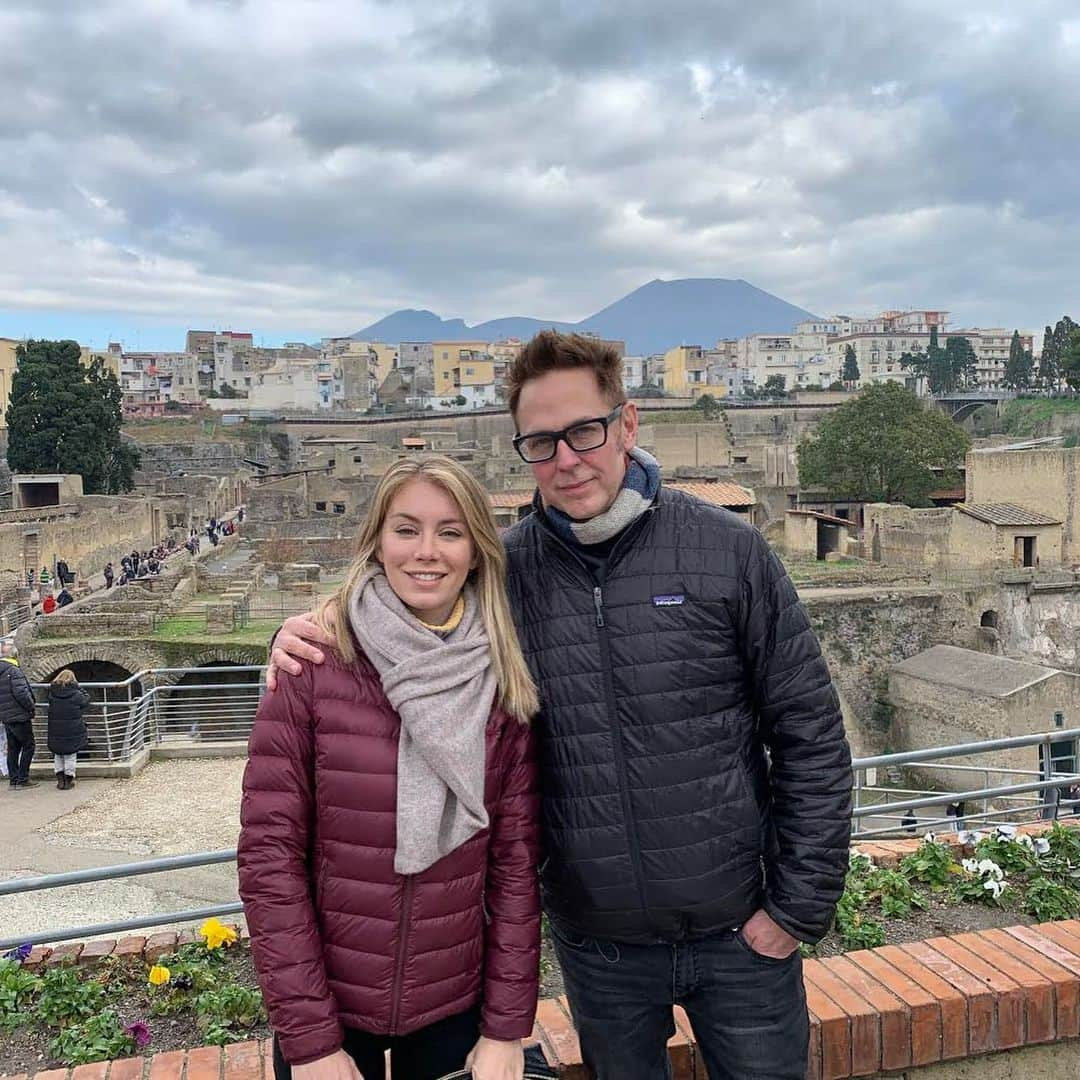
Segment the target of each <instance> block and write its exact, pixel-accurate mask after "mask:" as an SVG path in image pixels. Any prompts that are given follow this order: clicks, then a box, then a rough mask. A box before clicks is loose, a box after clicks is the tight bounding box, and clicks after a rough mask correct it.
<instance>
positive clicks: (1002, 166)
mask: <svg viewBox="0 0 1080 1080" xmlns="http://www.w3.org/2000/svg"><path fill="white" fill-rule="evenodd" d="M1074 10H1075V9H1074V5H1072V4H1071V3H1070V2H1069V0H1034V2H1029V3H1027V4H1026V5H1024V7H1023V10H1022V12H1020V9H1018V8H1017V7H1016V5H1015V3H1013V2H1012V0H1009V2H1007V3H1006V2H1003V0H978V2H975V0H970V2H967V0H957V2H956V3H954V4H951V5H941V4H939V3H930V2H928V0H899V2H898V3H897V4H894V5H892V6H891V8H890V10H889V14H888V17H887V18H886V17H883V16H882V14H881V11H880V10H879V9H875V8H873V7H872V6H870V5H863V4H856V3H855V2H854V0H847V2H843V3H841V2H839V0H836V2H830V0H820V2H818V3H815V4H806V3H804V2H801V0H773V2H772V3H768V4H765V5H758V6H757V7H754V6H753V5H745V4H741V3H734V2H728V0H724V2H720V3H718V2H717V0H665V3H663V4H660V3H657V2H655V0H609V2H601V0H593V2H590V0H574V2H573V3H571V2H569V0H568V2H566V3H561V4H559V3H551V4H546V5H538V4H535V3H534V2H533V0H489V2H481V0H423V2H421V0H413V2H411V3H409V2H395V3H392V4H391V3H388V2H373V0H367V2H362V3H357V2H352V0H350V2H346V0H320V2H314V3H304V4H298V3H295V2H291V0H264V2H259V3H254V2H251V3H244V2H241V0H235V2H227V0H197V2H196V0H190V2H187V3H184V2H181V0H154V2H148V0H102V2H100V3H98V4H95V5H86V6H85V7H82V6H80V7H78V8H74V9H73V6H72V5H70V4H68V3H63V2H60V0H33V2H32V3H31V2H29V0H23V2H18V0H7V2H6V3H4V5H3V8H2V10H0V40H4V41H5V44H6V46H7V47H6V50H5V55H6V58H7V59H6V62H5V66H4V68H3V70H2V71H0V160H3V161H4V162H5V168H4V169H3V170H2V171H0V247H2V250H3V251H4V254H5V258H4V259H2V260H0V309H7V310H14V311H19V312H21V313H22V314H21V315H20V324H22V325H25V323H26V321H27V319H26V317H24V316H32V313H33V311H34V310H37V309H46V308H49V309H56V308H60V309H69V310H73V311H87V312H95V311H106V310H107V311H120V312H123V311H130V312H131V314H132V316H133V318H134V317H138V318H139V319H141V320H142V321H143V323H144V324H145V322H146V321H147V320H150V321H152V320H154V319H158V320H160V321H161V322H162V323H163V324H164V323H177V322H179V323H185V322H191V323H196V322H198V323H212V322H219V323H221V324H223V325H224V324H228V325H232V326H244V325H251V326H253V327H255V328H256V329H258V330H260V331H262V332H263V333H266V334H271V335H272V334H273V332H274V330H275V328H286V327H287V328H290V329H291V328H295V327H300V326H303V327H310V328H311V331H312V332H313V333H319V332H340V331H343V330H348V329H353V328H355V327H357V326H361V325H363V324H364V323H365V322H367V321H369V320H370V319H372V318H375V317H378V316H380V315H382V314H385V313H386V311H388V310H390V309H392V308H394V307H398V306H423V307H430V308H433V309H435V310H438V311H440V312H441V313H443V314H444V315H447V316H450V315H460V316H463V317H465V318H467V319H470V320H480V319H485V318H490V317H495V316H498V315H503V314H533V315H538V316H546V317H551V318H567V319H574V318H579V317H581V316H582V315H584V314H586V313H588V312H589V311H591V310H593V309H595V308H597V307H599V306H601V305H602V304H605V303H607V302H609V301H610V300H612V299H614V298H615V297H616V296H618V295H619V294H620V293H621V292H623V291H625V290H626V289H628V288H631V287H633V286H635V285H638V284H640V283H641V282H642V281H644V280H647V279H649V278H652V277H656V276H713V275H715V276H724V277H745V278H747V279H748V280H751V281H753V282H754V283H755V284H758V285H760V286H761V287H763V288H766V289H769V290H770V291H773V292H776V293H778V294H779V295H782V296H784V297H785V298H786V299H789V300H791V301H793V302H795V303H798V304H801V305H802V306H806V307H810V308H812V309H815V310H819V311H822V312H829V311H834V310H838V309H846V310H849V311H855V310H864V311H868V310H873V309H877V308H880V307H885V306H898V305H903V304H925V305H927V306H938V305H941V306H946V307H949V308H950V309H951V310H952V311H953V312H954V314H955V317H956V318H957V319H959V320H961V321H964V322H967V323H981V324H983V325H989V324H991V323H1004V324H1007V325H1010V326H1011V325H1021V326H1027V327H1031V328H1035V327H1038V326H1041V325H1042V324H1043V323H1045V322H1047V321H1053V320H1054V319H1056V318H1057V317H1058V316H1059V315H1060V314H1061V313H1062V312H1063V311H1065V310H1068V309H1069V304H1070V303H1071V302H1073V300H1074V297H1073V296H1072V295H1071V287H1072V282H1073V281H1074V280H1075V279H1076V277H1077V272H1078V270H1080V256H1078V254H1077V249H1078V247H1080V245H1078V244H1077V240H1078V239H1080V229H1078V204H1077V202H1076V199H1075V196H1074V194H1073V192H1074V189H1075V186H1076V182H1075V176H1076V175H1077V171H1078V166H1080V160H1078V158H1080V153H1078V151H1077V148H1076V140H1075V135H1074V133H1075V131H1076V130H1077V129H1078V126H1080V84H1078V83H1077V81H1076V80H1075V78H1074V77H1073V72H1075V71H1076V70H1077V66H1078V63H1080V20H1078V19H1077V17H1076V15H1075V14H1074ZM778 329H780V328H778ZM3 332H4V331H3V328H2V327H0V333H3Z"/></svg>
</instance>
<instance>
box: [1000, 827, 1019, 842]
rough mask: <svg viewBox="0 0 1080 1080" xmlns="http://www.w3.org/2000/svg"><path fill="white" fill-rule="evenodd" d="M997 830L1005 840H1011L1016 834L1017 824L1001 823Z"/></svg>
mask: <svg viewBox="0 0 1080 1080" xmlns="http://www.w3.org/2000/svg"><path fill="white" fill-rule="evenodd" d="M995 831H996V832H997V834H998V836H1000V837H1001V838H1002V839H1003V840H1011V839H1012V838H1013V837H1014V836H1015V835H1016V826H1015V825H999V826H998V827H997V829H996V830H995Z"/></svg>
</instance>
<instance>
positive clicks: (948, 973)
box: [14, 839, 1080, 1080]
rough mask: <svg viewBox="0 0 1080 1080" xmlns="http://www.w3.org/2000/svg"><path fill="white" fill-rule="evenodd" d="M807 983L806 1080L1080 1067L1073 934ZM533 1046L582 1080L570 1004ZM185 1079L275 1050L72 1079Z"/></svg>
mask: <svg viewBox="0 0 1080 1080" xmlns="http://www.w3.org/2000/svg"><path fill="white" fill-rule="evenodd" d="M917 845H918V841H917V840H914V839H912V840H900V841H890V842H885V843H878V844H868V845H860V848H864V847H865V849H866V850H867V851H870V852H872V853H873V854H875V855H876V857H877V858H879V859H881V860H882V861H883V862H886V861H888V860H889V859H890V858H891V859H893V860H895V859H898V858H899V857H900V856H901V855H902V854H903V853H905V852H907V851H909V850H912V849H913V848H914V847H916V846H917ZM243 936H244V935H243V932H242V933H241V937H242V938H243ZM184 940H191V937H190V934H189V933H185V934H181V935H179V938H178V935H177V934H176V933H175V932H171V931H170V932H165V933H156V934H151V935H150V936H148V937H141V936H140V937H130V938H124V939H122V940H120V941H93V942H88V943H85V944H84V943H73V944H68V945H61V946H59V947H58V948H56V949H55V950H49V949H47V948H42V947H37V948H35V949H34V950H33V952H32V953H31V954H30V957H29V959H28V960H27V964H28V965H30V966H33V967H39V966H42V965H46V966H47V965H50V964H57V963H78V964H89V963H96V962H98V961H100V960H102V959H103V958H105V957H107V956H128V957H140V958H141V959H142V960H143V961H144V962H146V963H152V962H154V961H155V960H156V959H157V958H158V957H160V956H161V955H163V954H164V953H167V952H169V951H171V950H172V949H173V948H174V947H175V946H176V945H177V944H178V943H182V942H183V941H184ZM804 972H805V975H804V978H805V984H806V996H807V1004H808V1008H809V1012H810V1024H811V1038H810V1057H809V1061H808V1067H807V1077H808V1080H845V1078H847V1077H853V1076H884V1075H887V1074H891V1073H895V1072H897V1071H901V1070H902V1071H903V1075H904V1077H906V1078H910V1080H916V1078H917V1077H922V1076H925V1077H926V1078H927V1080H930V1077H936V1078H940V1080H947V1078H948V1080H952V1078H956V1080H959V1078H960V1077H967V1076H972V1075H978V1076H982V1077H989V1076H991V1075H992V1076H994V1077H1010V1076H1022V1075H1029V1071H1028V1069H1027V1068H1025V1066H1024V1064H1023V1062H1024V1061H1025V1060H1027V1059H1026V1058H1025V1054H1027V1052H1028V1051H1038V1053H1039V1055H1040V1057H1041V1058H1049V1059H1050V1060H1051V1063H1052V1067H1054V1068H1055V1069H1057V1068H1058V1067H1059V1066H1060V1071H1053V1072H1051V1071H1043V1072H1040V1073H1037V1074H1034V1075H1042V1076H1052V1075H1054V1076H1056V1075H1062V1076H1064V1075H1073V1072H1072V1070H1071V1068H1070V1067H1069V1066H1068V1065H1067V1064H1066V1061H1070V1062H1072V1063H1073V1066H1075V1061H1076V1057H1075V1055H1076V1053H1077V1048H1078V1046H1080V1043H1077V1042H1076V1040H1077V1038H1078V1037H1080V922H1077V921H1070V922H1059V923H1043V924H1039V925H1035V926H1017V927H1009V928H1007V929H1003V930H986V931H981V932H979V933H969V934H959V935H957V936H955V937H938V938H931V939H929V940H927V941H921V942H915V943H911V944H907V945H886V946H884V947H883V948H880V949H863V950H859V951H857V952H851V953H847V954H845V955H844V956H835V957H829V958H827V959H824V960H809V961H806V963H805V965H804ZM675 1026H676V1034H675V1036H674V1038H673V1039H672V1040H671V1041H670V1042H669V1044H668V1045H669V1051H670V1054H671V1059H672V1065H673V1068H674V1074H675V1077H676V1080H706V1077H705V1071H704V1068H703V1066H702V1064H701V1061H700V1058H699V1055H698V1053H697V1049H696V1046H695V1042H694V1036H693V1031H692V1029H691V1026H690V1023H689V1021H688V1019H687V1017H686V1014H685V1013H684V1012H683V1010H682V1009H680V1008H676V1009H675ZM533 1039H534V1040H535V1041H537V1042H539V1044H540V1046H541V1047H542V1048H543V1050H544V1053H545V1056H546V1057H547V1059H548V1061H549V1062H551V1063H552V1065H554V1066H555V1067H556V1068H557V1069H558V1070H559V1074H560V1076H562V1077H566V1078H569V1080H588V1075H589V1074H588V1072H587V1071H586V1070H585V1068H584V1066H583V1065H582V1064H581V1051H580V1046H579V1044H578V1040H577V1036H576V1034H575V1032H574V1029H573V1025H572V1023H571V1021H570V1016H569V1010H568V1008H567V1004H566V1000H565V999H564V998H559V999H547V1000H544V1001H541V1002H540V1003H539V1007H538V1009H537V1015H536V1026H535V1028H534V1030H533ZM984 1055H992V1056H985V1057H984ZM976 1057H982V1058H983V1061H982V1062H980V1064H979V1065H978V1067H977V1068H976V1071H974V1072H972V1071H970V1067H971V1066H972V1064H973V1063H972V1062H971V1061H970V1059H971V1058H976ZM1054 1062H1057V1064H1056V1065H1054V1064H1053V1063H1054ZM949 1063H954V1064H955V1067H956V1068H955V1071H953V1069H951V1068H949ZM924 1069H927V1070H929V1071H927V1072H924V1071H923V1070H924ZM185 1070H186V1074H185ZM991 1070H992V1071H991ZM185 1075H186V1078H187V1080H270V1077H271V1076H272V1066H271V1062H270V1048H269V1043H267V1042H265V1041H263V1042H246V1043H238V1044H234V1045H232V1046H227V1047H225V1048H223V1049H222V1048H218V1047H200V1048H196V1049H191V1050H186V1051H173V1052H169V1053H162V1054H156V1055H154V1056H153V1057H152V1058H149V1059H141V1058H136V1059H126V1060H121V1061H114V1062H111V1063H110V1062H102V1063H99V1064H97V1065H85V1066H80V1067H79V1068H78V1069H76V1070H74V1071H73V1072H72V1073H71V1077H70V1080H178V1078H180V1077H184V1076H185ZM14 1080H25V1078H14ZM35 1080H68V1070H64V1069H58V1070H53V1071H50V1072H40V1073H38V1074H37V1076H36V1078H35Z"/></svg>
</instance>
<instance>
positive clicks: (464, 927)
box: [238, 654, 540, 1065]
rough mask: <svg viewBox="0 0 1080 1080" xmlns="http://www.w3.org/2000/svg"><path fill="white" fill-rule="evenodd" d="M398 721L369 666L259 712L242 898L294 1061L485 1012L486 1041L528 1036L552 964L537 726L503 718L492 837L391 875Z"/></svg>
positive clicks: (493, 752)
mask: <svg viewBox="0 0 1080 1080" xmlns="http://www.w3.org/2000/svg"><path fill="white" fill-rule="evenodd" d="M398 730H399V721H398V717H397V714H396V713H395V712H394V710H393V708H392V707H391V705H390V703H389V701H387V699H386V696H385V695H384V694H383V691H382V685H381V683H380V682H379V676H378V674H377V672H376V671H375V669H374V668H373V667H372V666H371V664H370V663H369V662H368V660H367V659H366V657H363V656H361V657H360V659H359V660H358V661H357V662H356V663H355V664H354V665H352V666H348V665H345V664H344V663H342V661H341V660H340V659H338V658H337V657H336V656H335V655H332V654H328V655H327V658H326V662H325V663H324V664H322V665H320V666H318V667H316V666H314V665H311V664H305V665H304V671H303V673H302V674H301V675H298V676H296V677H295V678H290V677H289V676H287V675H285V676H282V677H281V678H279V680H278V689H277V690H276V691H275V692H274V693H273V694H267V695H266V696H264V697H263V699H262V701H261V703H260V704H259V711H258V714H257V715H256V718H255V726H254V729H253V730H252V733H251V740H250V743H249V760H248V765H247V769H246V771H245V773H244V798H243V803H242V806H241V813H240V819H241V830H240V845H239V858H238V864H239V875H240V896H241V897H242V899H243V901H244V912H245V914H246V916H247V921H248V926H249V928H250V930H251V939H252V952H253V956H254V961H255V967H256V969H257V970H258V973H259V982H260V984H261V986H262V990H263V997H264V998H265V1000H266V1005H267V1008H268V1010H269V1013H270V1021H271V1023H272V1024H273V1027H274V1030H275V1031H276V1032H277V1035H278V1039H279V1041H280V1043H281V1050H282V1053H283V1054H284V1056H285V1059H286V1060H287V1061H288V1062H289V1063H290V1064H293V1065H302V1064H305V1063H307V1062H309V1061H314V1060H316V1059H318V1058H320V1057H323V1056H324V1055H326V1054H330V1053H333V1052H334V1051H335V1050H337V1049H339V1048H340V1047H341V1042H342V1025H344V1026H346V1027H356V1028H360V1029H362V1030H364V1031H370V1032H374V1033H376V1034H406V1033H408V1032H410V1031H415V1030H416V1029H417V1028H421V1027H425V1026H427V1025H428V1024H431V1023H434V1022H435V1021H436V1020H441V1019H442V1018H443V1017H446V1016H450V1015H452V1014H454V1013H458V1012H462V1011H464V1010H465V1009H467V1008H469V1007H470V1006H472V1005H475V1004H476V1002H477V1001H481V1002H482V1007H481V1023H480V1027H481V1031H482V1033H483V1034H484V1035H487V1036H488V1037H490V1038H492V1039H517V1038H522V1037H524V1036H527V1035H528V1034H529V1033H530V1032H531V1031H532V1026H533V1018H534V1014H535V1011H536V997H537V989H538V979H539V958H540V901H539V893H538V883H537V862H538V855H539V826H538V814H539V796H538V791H537V774H536V758H535V746H534V740H533V735H532V729H531V727H529V726H527V725H524V724H521V723H519V722H518V721H517V720H514V719H513V718H511V717H509V716H507V715H506V714H505V713H504V712H503V711H502V710H501V709H495V710H493V712H492V715H491V719H490V720H489V721H488V726H487V776H486V781H485V795H484V801H485V803H486V805H487V810H488V815H489V818H490V826H489V827H488V828H487V829H485V830H484V831H483V832H481V833H478V834H477V835H476V836H474V837H473V838H472V839H470V840H469V841H468V842H467V843H465V844H463V845H462V846H461V847H459V848H458V849H457V850H456V851H452V852H451V853H450V854H449V855H447V856H446V857H445V858H443V859H440V860H439V861H438V862H437V863H435V865H434V866H431V867H429V868H428V869H427V870H425V871H424V872H423V873H421V874H417V875H415V876H412V877H402V876H400V875H398V874H396V873H395V872H394V845H395V839H396V838H395V806H396V796H397V742H398Z"/></svg>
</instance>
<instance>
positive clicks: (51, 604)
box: [41, 593, 56, 615]
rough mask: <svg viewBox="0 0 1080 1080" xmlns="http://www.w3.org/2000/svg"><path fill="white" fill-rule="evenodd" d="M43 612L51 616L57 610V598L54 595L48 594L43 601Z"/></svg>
mask: <svg viewBox="0 0 1080 1080" xmlns="http://www.w3.org/2000/svg"><path fill="white" fill-rule="evenodd" d="M41 610H42V611H43V612H44V613H45V614H46V615H51V614H52V613H53V612H54V611H55V610H56V597H55V596H53V594H52V593H47V594H46V595H45V599H44V600H42V601H41Z"/></svg>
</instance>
